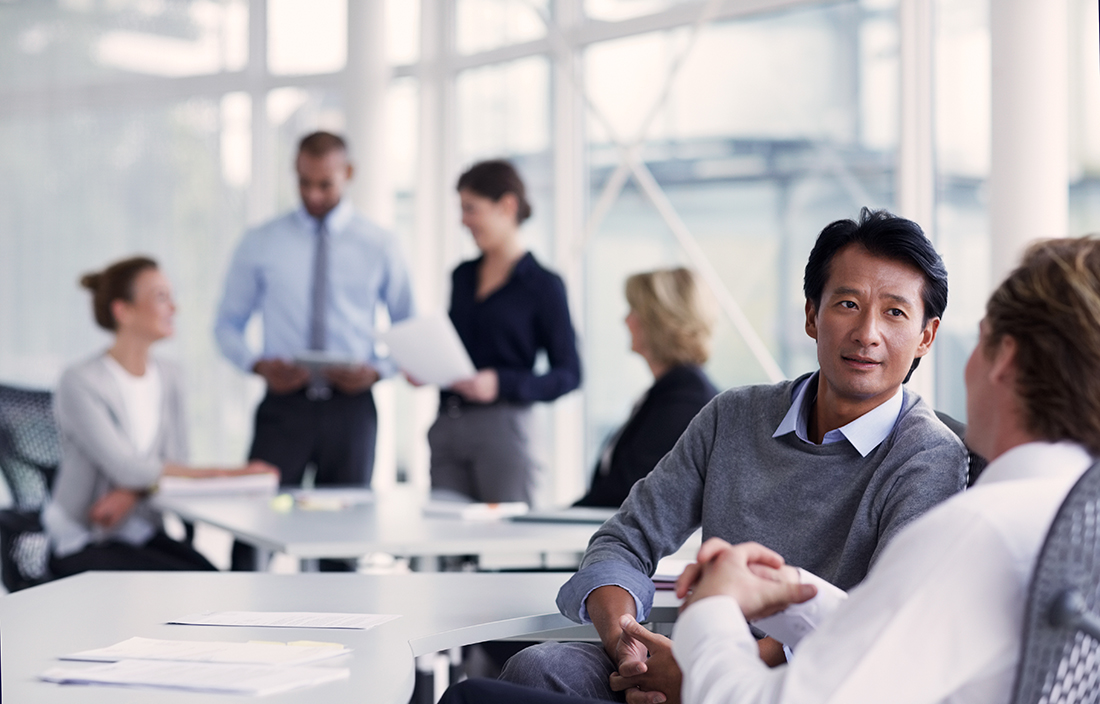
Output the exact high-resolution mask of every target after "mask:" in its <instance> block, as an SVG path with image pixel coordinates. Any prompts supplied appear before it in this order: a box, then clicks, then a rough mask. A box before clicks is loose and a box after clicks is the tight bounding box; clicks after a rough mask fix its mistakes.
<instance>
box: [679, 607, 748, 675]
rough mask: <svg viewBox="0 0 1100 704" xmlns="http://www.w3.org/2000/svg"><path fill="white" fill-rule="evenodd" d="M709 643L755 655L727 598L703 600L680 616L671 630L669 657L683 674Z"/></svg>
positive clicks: (742, 620) (745, 626)
mask: <svg viewBox="0 0 1100 704" xmlns="http://www.w3.org/2000/svg"><path fill="white" fill-rule="evenodd" d="M711 639H721V640H722V641H724V642H725V643H727V644H730V645H736V646H737V647H738V648H741V649H744V650H746V652H749V653H751V654H757V653H758V652H759V651H758V648H757V645H756V639H755V638H754V637H753V635H752V632H751V631H750V630H749V624H748V623H747V622H746V621H745V616H744V614H742V613H741V607H740V606H738V605H737V601H735V600H734V598H733V597H731V596H711V597H707V598H706V599H701V600H699V601H697V602H695V603H694V604H692V605H691V606H689V607H687V608H686V609H684V610H683V612H681V613H680V616H679V618H677V619H676V625H675V626H673V628H672V654H673V655H674V656H675V657H676V661H677V662H679V663H680V668H681V669H683V670H685V671H686V670H687V665H688V664H690V662H691V661H692V659H693V657H694V656H693V654H694V653H698V652H700V651H701V650H703V649H706V648H707V647H708V646H707V642H708V640H711Z"/></svg>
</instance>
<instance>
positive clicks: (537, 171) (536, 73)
mask: <svg viewBox="0 0 1100 704" xmlns="http://www.w3.org/2000/svg"><path fill="white" fill-rule="evenodd" d="M455 93H456V102H457V104H458V114H457V120H456V122H457V129H458V158H459V164H460V168H466V167H468V166H469V165H471V164H472V163H474V162H476V161H480V160H483V159H494V158H501V157H504V158H511V159H512V160H513V162H514V163H515V164H516V166H517V168H519V169H520V172H521V174H522V175H523V178H524V181H525V182H526V186H527V190H528V194H529V196H530V200H531V202H532V204H533V207H534V215H533V216H532V218H531V220H529V221H528V222H527V223H525V224H524V232H525V233H526V235H525V236H526V241H527V243H528V244H529V245H530V246H531V247H532V249H533V250H534V252H535V254H536V255H537V256H540V257H541V258H542V259H543V261H544V262H550V261H551V260H550V259H549V258H547V256H546V255H548V254H549V252H550V249H549V233H550V232H551V228H550V213H551V212H552V205H551V203H552V201H551V191H550V188H551V184H552V183H553V178H552V174H551V171H550V169H551V163H550V64H549V62H548V61H547V60H546V58H545V57H543V56H533V57H530V58H527V59H521V60H519V61H512V62H509V63H505V64H494V65H492V66H485V67H481V68H476V69H470V70H468V71H463V72H462V73H460V74H459V75H458V79H457V81H456V85H455ZM457 177H458V174H455V178H457ZM456 215H457V213H456ZM470 247H472V244H471V245H470ZM468 251H470V252H472V251H473V250H472V249H469V250H468Z"/></svg>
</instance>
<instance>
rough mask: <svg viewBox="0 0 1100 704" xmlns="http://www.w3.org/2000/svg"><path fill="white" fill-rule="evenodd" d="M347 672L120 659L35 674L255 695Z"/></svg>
mask: <svg viewBox="0 0 1100 704" xmlns="http://www.w3.org/2000/svg"><path fill="white" fill-rule="evenodd" d="M350 674H351V673H350V671H349V670H348V669H347V668H342V667H284V666H279V665H230V664H223V663H194V662H171V661H161V660H121V661H119V662H113V663H109V664H105V665H94V666H92V667H87V668H82V669H76V668H65V667H54V668H51V669H49V670H47V671H46V672H44V673H42V674H41V675H40V677H41V679H44V680H46V681H47V682H58V683H61V684H111V685H127V686H139V687H157V688H162V689H180V690H189V691H192V692H206V693H210V694H249V695H256V696H259V695H265V694H276V693H278V692H286V691H288V690H291V689H298V688H299V687H312V686H315V685H319V684H326V683H328V682H335V681H337V680H342V679H347V678H348V676H349V675H350Z"/></svg>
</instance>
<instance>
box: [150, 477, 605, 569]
mask: <svg viewBox="0 0 1100 704" xmlns="http://www.w3.org/2000/svg"><path fill="white" fill-rule="evenodd" d="M156 503H157V505H158V506H159V507H160V508H161V509H163V510H166V511H171V512H173V513H175V514H177V515H178V516H179V517H180V518H182V519H184V520H186V521H192V522H201V523H206V524H208V525H211V526H214V527H217V528H220V529H222V530H225V531H227V532H229V533H231V534H232V535H233V537H234V538H236V539H237V540H239V541H241V542H243V543H247V544H249V545H252V546H254V547H256V548H259V549H260V550H261V551H269V552H281V553H285V554H287V555H290V556H292V557H295V558H297V559H299V560H302V561H311V560H316V559H319V558H336V559H343V558H357V557H361V556H363V555H367V554H369V553H388V554H391V555H398V556H404V557H434V556H444V555H481V554H484V553H486V552H501V553H530V554H541V555H546V554H549V553H578V554H579V553H582V552H584V549H585V547H587V545H588V540H589V538H591V537H592V534H593V533H595V532H596V529H597V528H599V525H598V524H595V523H526V522H512V521H509V520H493V521H466V520H459V519H455V518H436V517H426V516H424V515H423V513H422V511H421V509H422V506H423V503H424V497H423V496H421V495H418V494H416V493H414V492H410V491H401V490H398V491H391V492H387V493H385V494H381V495H379V496H377V497H376V498H375V500H374V501H373V502H370V503H366V504H359V505H353V506H350V507H347V508H344V509H342V510H338V511H316V510H303V509H300V508H297V507H295V508H291V509H290V510H286V511H281V510H278V509H276V508H275V507H274V506H273V505H272V500H271V498H270V497H262V496H248V495H243V496H225V497H158V498H157V500H156Z"/></svg>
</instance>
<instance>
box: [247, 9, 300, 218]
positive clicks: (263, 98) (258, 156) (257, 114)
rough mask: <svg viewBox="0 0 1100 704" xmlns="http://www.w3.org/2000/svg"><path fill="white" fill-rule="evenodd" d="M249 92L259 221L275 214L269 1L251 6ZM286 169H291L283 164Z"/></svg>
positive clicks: (252, 212)
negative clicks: (269, 114)
mask: <svg viewBox="0 0 1100 704" xmlns="http://www.w3.org/2000/svg"><path fill="white" fill-rule="evenodd" d="M246 81H247V84H248V95H249V97H250V98H251V99H252V180H251V183H250V185H249V188H248V202H247V217H248V222H249V224H252V225H254V224H258V223H260V222H263V221H264V220H267V219H268V218H270V217H272V216H273V215H274V214H275V168H277V165H276V164H275V133H274V130H272V128H271V121H270V120H268V119H267V0H253V1H252V2H251V3H249V8H248V68H247V71H246ZM282 166H283V168H287V169H289V168H290V165H289V164H283V165H282Z"/></svg>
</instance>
